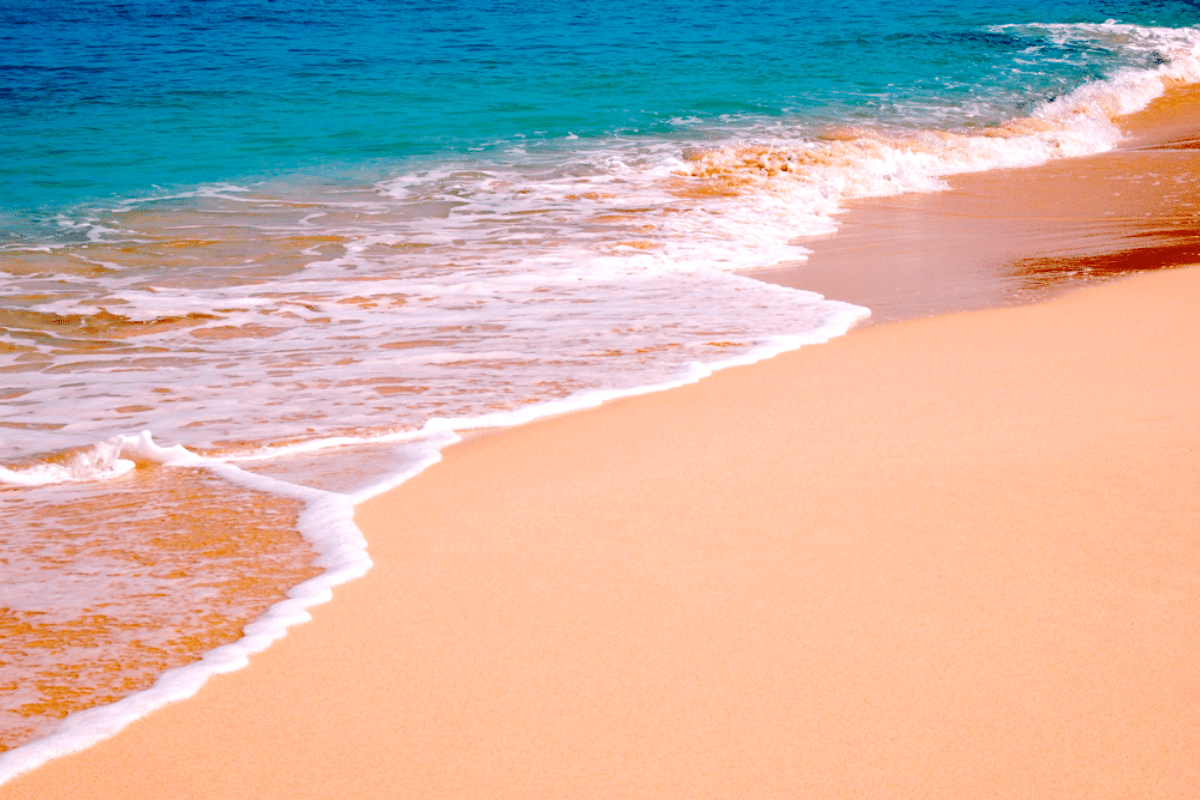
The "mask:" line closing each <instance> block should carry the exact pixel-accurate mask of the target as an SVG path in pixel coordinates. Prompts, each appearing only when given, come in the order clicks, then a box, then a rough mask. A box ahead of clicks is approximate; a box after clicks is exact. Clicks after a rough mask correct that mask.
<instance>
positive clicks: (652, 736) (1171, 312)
mask: <svg viewBox="0 0 1200 800" xmlns="http://www.w3.org/2000/svg"><path fill="white" fill-rule="evenodd" d="M1167 149H1172V148H1167ZM1173 149H1174V150H1176V151H1182V150H1186V149H1187V148H1185V147H1176V148H1173ZM1064 168H1065V167H1064ZM1180 174H1183V173H1180ZM1180 198H1181V199H1179V200H1178V203H1177V204H1176V206H1173V208H1176V207H1181V206H1179V205H1178V204H1179V203H1186V202H1188V200H1187V199H1186V198H1187V194H1186V192H1184V193H1183V194H1182V195H1180ZM1162 213H1163V214H1166V213H1167V212H1162ZM1171 213H1174V212H1171ZM1101 227H1102V226H1101ZM1027 255H1034V254H1027ZM1198 348H1200V268H1189V269H1178V270H1167V271H1160V272H1154V273H1149V274H1144V275H1139V276H1136V277H1132V278H1127V279H1123V280H1120V281H1117V282H1114V283H1108V284H1105V285H1102V286H1099V287H1094V288H1089V289H1086V290H1084V291H1082V292H1079V293H1075V294H1068V295H1064V296H1060V297H1057V298H1056V299H1053V300H1051V301H1049V302H1046V303H1043V304H1038V305H1032V306H1024V307H1019V308H1004V309H994V310H988V311H981V312H972V313H961V314H955V315H948V316H940V317H934V318H929V319H922V320H916V321H909V322H903V323H899V324H895V325H887V326H876V327H870V328H866V329H863V330H860V331H855V332H852V333H851V334H849V335H847V336H845V337H843V338H841V339H838V340H835V341H833V342H831V343H829V344H826V345H821V346H817V347H811V348H806V349H804V350H801V351H798V352H796V353H792V354H788V355H785V356H781V357H779V358H776V359H773V360H771V361H769V362H766V363H763V364H759V365H755V366H753V367H746V368H738V369H733V370H728V371H726V372H722V373H719V374H718V375H716V376H715V377H713V378H710V379H707V380H705V381H703V382H701V383H700V384H698V385H695V386H690V387H685V388H682V389H677V390H673V391H670V392H666V393H662V394H657V395H649V396H644V397H639V398H634V399H630V400H624V401H620V402H615V403H612V404H610V405H608V406H605V407H603V408H600V409H598V410H595V411H589V412H586V413H581V414H577V415H572V416H567V417H562V418H558V419H553V420H547V421H544V422H540V423H536V424H532V425H528V426H525V427H523V428H520V429H514V430H509V431H504V432H501V433H498V434H495V435H491V436H483V437H478V438H475V439H472V440H471V441H468V442H466V443H464V444H461V445H458V446H456V447H454V448H452V449H451V450H450V451H449V452H448V454H447V458H446V461H445V462H444V463H443V464H440V465H438V466H437V467H435V468H433V469H430V470H429V471H427V472H426V473H425V474H423V475H421V476H420V477H418V478H417V479H415V480H413V481H411V482H410V483H408V484H405V485H404V486H402V487H400V488H399V489H397V490H395V491H393V492H391V493H389V494H387V495H385V496H383V497H381V498H378V499H376V500H374V501H372V502H370V503H368V504H366V505H364V506H362V507H360V509H359V515H358V518H359V521H360V524H361V527H362V528H363V530H364V532H365V534H366V535H367V538H368V540H369V541H370V543H371V555H372V557H373V558H374V559H375V562H376V566H375V568H374V569H373V570H372V571H371V572H370V573H369V574H368V575H367V577H365V578H363V579H361V580H359V581H356V582H354V583H351V584H348V585H346V586H344V587H341V588H339V589H338V590H337V592H336V596H335V600H334V602H333V603H331V604H329V605H326V606H322V607H319V608H317V609H315V613H314V617H315V619H314V621H313V622H311V623H309V624H307V625H302V626H300V627H298V628H295V629H293V631H292V632H291V633H290V634H289V635H288V637H287V638H286V639H284V640H283V641H282V642H280V643H278V644H276V645H275V646H273V647H272V648H271V649H270V650H268V651H267V652H265V653H263V654H261V655H258V656H255V657H254V659H253V661H252V663H251V666H250V667H249V668H248V669H246V670H243V671H241V672H237V673H233V674H230V675H224V676H220V677H218V678H215V679H213V680H212V681H210V682H209V684H208V685H207V686H206V687H205V688H204V689H203V691H202V692H201V693H200V695H199V696H198V697H197V698H195V699H193V700H191V701H188V702H184V703H179V704H176V705H173V706H170V707H168V708H165V709H163V710H161V711H159V712H156V713H155V714H153V715H151V716H150V717H148V718H146V719H144V720H142V721H140V722H138V723H135V724H134V725H132V726H131V727H130V728H128V729H127V730H126V731H124V732H123V733H121V734H120V735H118V736H117V737H115V738H113V739H111V740H109V741H107V742H104V743H102V744H100V745H98V746H96V747H94V748H91V749H89V750H87V751H85V752H82V753H79V754H76V755H73V756H69V757H65V758H62V759H59V760H57V761H54V762H51V763H49V764H47V765H46V766H44V767H43V768H41V769H39V770H37V771H35V772H33V773H30V774H28V775H25V776H22V777H20V778H18V779H16V780H15V781H13V782H11V783H9V784H7V785H5V786H3V787H0V798H2V799H3V800H7V799H8V798H37V799H38V800H51V798H71V799H72V800H79V798H128V799H129V800H136V799H137V798H223V799H224V798H240V797H252V798H262V799H263V800H267V799H269V798H288V799H289V800H295V799H298V798H334V797H340V798H439V799H445V798H464V799H468V798H479V800H484V799H486V800H498V799H499V798H604V799H605V800H611V799H612V798H655V800H665V799H667V798H699V797H703V798H724V797H728V798H764V799H766V798H772V799H775V798H793V797H794V798H808V797H812V798H840V797H847V798H909V797H911V798H964V797H969V798H975V797H999V798H1016V797H1027V798H1039V800H1040V799H1042V798H1050V797H1054V798H1077V797H1078V798H1109V797H1111V798H1140V797H1161V798H1181V797H1195V796H1197V795H1198V794H1200V790H1197V788H1196V787H1197V786H1200V733H1198V732H1200V667H1198V666H1197V665H1198V664H1200V603H1197V593H1198V592H1200V413H1198V409H1200V403H1198V402H1197V397H1200V358H1197V357H1196V353H1197V350H1198Z"/></svg>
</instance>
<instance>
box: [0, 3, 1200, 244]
mask: <svg viewBox="0 0 1200 800" xmlns="http://www.w3.org/2000/svg"><path fill="white" fill-rule="evenodd" d="M1110 18H1117V19H1119V20H1121V21H1123V22H1128V23H1135V24H1139V25H1151V24H1153V25H1161V26H1167V27H1178V26H1183V25H1191V24H1194V23H1195V22H1196V21H1197V18H1198V12H1197V9H1196V8H1195V6H1194V5H1192V4H1188V3H1179V2H1174V3H1172V2H1162V3H1152V2H1150V3H1147V2H1131V3H1109V2H1083V1H1081V2H1016V3H1004V4H998V3H990V2H970V1H968V2H928V1H925V2H888V1H886V0H867V1H865V2H854V3H849V4H841V5H838V4H830V3H824V2H812V1H811V0H794V1H793V2H779V1H778V0H750V1H749V2H738V3H694V2H688V3H684V2H677V1H675V0H670V1H667V2H655V3H634V2H628V0H611V1H610V2H604V3H597V2H579V3H561V2H540V1H535V2H522V3H507V2H458V3H426V2H404V1H403V0H394V1H392V2H386V1H385V0H375V1H374V2H367V1H359V2H308V1H301V0H272V1H269V2H267V1H264V0H246V1H239V2H230V1H228V0H211V1H210V2H198V1H197V0H189V1H188V2H176V1H174V0H134V1H133V2H123V3H110V2H53V1H51V2H14V0H4V1H3V2H0V43H2V44H0V120H3V125H0V152H2V153H4V159H3V162H2V163H0V208H2V209H4V210H5V212H7V214H8V217H9V219H10V221H11V224H14V225H15V224H16V222H17V221H18V220H20V219H21V218H27V217H28V216H29V215H30V213H31V212H35V211H36V212H40V213H41V214H42V215H45V214H46V213H49V212H53V211H57V210H60V209H61V208H62V207H64V206H65V205H69V204H71V203H74V202H78V201H81V200H95V199H101V198H110V197H114V196H115V197H121V196H127V195H130V194H139V193H144V192H146V191H147V190H149V189H150V188H151V187H156V186H157V187H170V188H176V189H177V188H181V187H188V186H191V185H193V184H197V183H201V182H211V181H235V182H240V181H246V180H253V179H258V178H261V177H264V176H270V175H278V174H281V173H285V174H294V173H299V174H301V175H303V174H305V173H308V174H311V175H317V176H320V177H321V178H322V179H324V178H328V177H330V176H338V175H344V174H346V173H349V174H352V175H357V176H361V175H363V174H368V175H374V176H383V175H387V174H388V173H389V172H390V171H393V170H395V169H397V165H402V164H405V163H408V162H410V161H411V160H412V159H414V158H421V157H434V158H436V157H438V156H439V155H444V154H446V153H447V152H458V153H462V152H469V151H472V150H483V151H486V150H488V149H489V148H496V147H502V146H503V145H504V144H505V143H508V142H511V141H513V140H514V139H515V138H518V137H525V138H527V139H532V140H548V141H554V140H559V139H561V138H562V137H565V136H567V135H568V134H574V135H577V136H580V137H604V136H611V135H613V134H622V135H628V136H647V135H671V134H676V135H682V134H686V132H687V130H688V128H689V126H690V125H694V124H695V123H696V122H697V121H702V122H722V123H725V124H734V121H736V120H737V119H738V118H739V117H746V116H750V117H768V118H776V119H780V120H793V121H795V120H799V121H802V122H805V123H807V122H810V121H814V120H830V119H833V120H859V119H867V120H873V121H877V122H879V121H883V122H889V123H894V124H898V125H925V124H930V123H934V124H939V125H944V126H946V127H951V128H954V127H961V126H969V125H979V124H993V123H995V122H998V121H1001V120H1003V119H1004V118H1006V117H1008V116H1011V115H1013V114H1015V113H1017V112H1018V111H1020V110H1021V109H1022V108H1027V107H1028V106H1029V105H1030V104H1031V103H1034V102H1036V101H1037V100H1040V99H1045V98H1047V97H1050V96H1053V95H1056V94H1061V93H1063V92H1066V91H1069V90H1070V89H1071V88H1074V87H1075V86H1078V85H1079V84H1080V83H1082V82H1083V81H1085V80H1087V79H1091V78H1096V77H1099V76H1102V75H1104V74H1106V73H1111V72H1112V71H1113V70H1114V69H1115V68H1116V67H1117V66H1119V65H1121V64H1123V63H1128V62H1131V61H1133V62H1137V61H1144V60H1145V59H1146V58H1147V57H1148V56H1147V54H1145V53H1140V52H1139V53H1124V52H1121V51H1114V50H1111V49H1108V48H1105V47H1101V46H1097V45H1095V44H1094V43H1082V42H1073V43H1067V44H1062V45H1047V43H1046V42H1044V41H1039V40H1036V39H1034V38H1031V37H1028V36H1021V35H1017V34H1013V33H1006V32H993V31H989V30H987V28H988V26H992V25H999V24H1005V23H1023V22H1058V23H1075V22H1103V21H1104V20H1106V19H1110ZM1031 46H1037V47H1040V48H1041V49H1040V51H1039V52H1037V53H1036V54H1034V55H1032V56H1031V55H1030V54H1029V53H1028V52H1026V51H1027V50H1028V48H1030V47H1031Z"/></svg>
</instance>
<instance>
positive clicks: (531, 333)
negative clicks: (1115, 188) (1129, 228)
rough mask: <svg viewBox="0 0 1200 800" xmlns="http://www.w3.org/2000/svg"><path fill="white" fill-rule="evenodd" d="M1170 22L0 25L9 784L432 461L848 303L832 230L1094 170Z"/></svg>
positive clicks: (954, 19) (1131, 15)
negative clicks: (995, 181) (1012, 173)
mask: <svg viewBox="0 0 1200 800" xmlns="http://www.w3.org/2000/svg"><path fill="white" fill-rule="evenodd" d="M1197 23H1200V11H1198V10H1197V8H1196V7H1195V5H1193V4H1191V3H1183V2H1128V3H1107V2H1083V1H1082V0H1080V1H1078V2H1024V3H1022V2H1017V3H1008V4H995V3H983V2H975V1H973V0H962V1H960V2H954V3H949V2H940V1H939V2H934V1H931V0H910V1H909V2H904V3H900V2H883V1H882V0H875V1H871V2H859V3H854V4H849V5H848V6H845V7H836V6H832V5H830V4H827V3H816V2H811V1H810V0H797V1H796V2H771V1H769V0H752V1H751V2H743V3H738V4H728V3H709V4H683V3H678V2H661V3H655V4H646V3H638V4H635V3H630V2H625V1H624V0H611V1H610V2H606V3H603V4H600V3H590V2H579V3H573V4H563V3H545V2H526V3H521V4H517V3H508V2H492V3H485V2H461V3H443V4H427V3H422V2H404V1H401V0H395V1H393V2H387V1H385V0H374V1H373V2H368V1H367V0H358V1H351V2H340V3H333V2H327V1H326V2H313V1H312V0H310V1H308V2H298V0H253V1H251V2H239V3H234V2H227V0H210V1H208V2H203V1H202V0H187V1H186V2H172V1H170V0H158V1H156V2H148V1H144V0H134V1H133V2H126V3H98V2H53V1H51V2H38V3H33V2H28V1H26V0H22V1H20V2H17V1H15V0H0V41H2V42H3V46H2V47H0V123H2V124H0V153H3V159H2V160H0V375H2V376H3V377H2V379H0V631H3V634H2V637H0V749H3V750H5V751H6V752H4V754H3V755H0V780H3V779H4V778H5V777H7V776H11V775H13V774H16V773H18V772H20V771H23V770H25V769H28V768H31V767H32V766H35V765H36V764H38V763H41V762H42V761H44V760H45V759H46V758H49V757H52V756H54V755H55V754H58V753H61V752H66V751H69V750H72V749H77V748H79V747H82V746H86V745H87V744H89V743H91V742H93V741H96V740H98V739H99V738H103V737H104V736H107V735H110V734H111V733H112V732H114V731H116V730H118V729H119V728H120V727H121V726H122V725H124V724H126V723H127V722H128V721H130V720H132V719H135V718H137V717H138V716H141V715H143V714H145V713H147V712H148V711H149V710H151V709H153V708H155V707H158V706H159V705H162V704H163V703H165V702H170V701H172V700H174V699H178V698H181V697H186V696H188V695H190V694H192V693H194V692H195V691H196V690H197V688H198V687H199V685H200V684H201V683H202V682H203V681H204V679H205V678H206V677H207V676H208V675H211V674H214V673H216V672H221V671H226V670H229V669H236V668H238V667H240V666H241V665H243V664H244V663H245V662H246V657H247V655H248V654H250V653H253V652H255V651H256V650H260V649H262V648H263V647H266V646H267V645H269V644H270V642H271V641H273V640H274V639H276V638H278V637H279V636H281V635H283V632H284V630H285V629H286V627H287V626H288V625H290V624H293V623H295V622H298V621H303V620H304V619H306V618H307V612H306V611H305V608H307V607H308V606H310V605H312V604H314V603H319V602H324V601H326V600H328V598H329V597H330V588H331V587H332V586H334V585H336V584H338V583H341V582H343V581H346V580H350V579H352V578H354V577H356V576H358V575H361V574H363V573H364V572H365V571H366V570H367V569H368V568H369V566H370V559H369V555H368V549H367V545H368V543H366V542H364V541H363V540H362V537H361V535H360V534H359V533H358V531H357V529H356V528H355V527H354V525H353V522H352V516H353V506H354V504H355V503H357V502H359V501H361V500H362V499H364V498H366V497H369V496H372V495H373V494H375V493H378V492H380V491H383V490H385V489H387V488H389V487H392V486H395V485H397V484H398V483H399V482H401V481H403V480H404V479H406V478H407V477H408V476H411V475H412V474H415V473H416V472H418V471H420V470H421V469H424V468H426V467H428V466H429V465H431V464H433V463H434V462H436V461H437V459H438V457H439V456H438V452H439V450H440V448H442V447H444V446H445V445H446V444H447V443H449V442H451V441H454V440H456V438H457V436H456V434H455V431H462V430H467V429H470V428H483V427H496V426H504V425H511V424H517V423H519V422H523V421H526V420H529V419H533V418H536V417H538V416H543V415H547V414H552V413H560V412H562V411H566V410H572V409H576V408H584V407H587V406H589V405H594V404H596V403H599V402H602V401H603V400H605V399H608V398H612V397H618V396H622V395H628V394H634V393H638V392H644V391H655V390H659V389H663V388H668V387H671V386H676V385H680V384H683V383H687V382H690V381H694V380H699V379H701V378H703V377H704V376H705V375H707V374H709V373H711V372H712V371H713V370H715V369H720V368H723V367H726V366H731V365H734V364H740V363H748V362H752V361H755V360H759V359H762V358H767V357H770V356H772V355H774V354H776V353H779V352H783V351H785V350H789V349H794V348H796V347H800V346H805V345H812V344H818V343H820V342H823V341H826V340H828V339H829V338H831V337H835V336H838V335H840V334H842V333H844V332H846V331H847V330H848V329H850V328H851V327H852V326H854V325H855V324H857V323H858V322H860V321H861V320H863V319H864V318H866V316H867V315H868V314H869V313H870V312H869V309H865V308H861V307H858V306H854V305H851V304H848V303H845V302H842V301H840V300H839V299H838V298H835V297H830V298H825V297H822V296H820V295H817V294H815V293H812V292H806V291H801V290H797V289H791V288H785V287H781V286H776V285H771V284H766V283H762V282H759V281H756V280H753V279H751V278H749V277H747V276H746V275H745V273H746V272H747V271H749V270H753V269H760V268H766V267H771V266H773V265H777V264H782V263H789V262H796V261H802V260H803V259H804V257H805V252H806V250H805V245H804V242H805V239H806V237H813V236H822V235H829V234H835V235H836V231H837V227H838V214H839V213H840V212H841V211H842V210H843V209H844V208H845V204H846V203H847V202H849V201H852V200H854V199H857V198H865V197H880V196H888V195H894V194H899V193H904V192H932V191H938V190H940V189H942V188H944V187H945V178H946V177H947V176H950V175H954V174H960V173H964V172H974V171H982V170H990V169H998V168H1003V167H1014V166H1026V165H1035V164H1039V163H1044V162H1046V161H1049V160H1052V159H1057V158H1069V157H1072V156H1080V155H1087V154H1091V153H1097V152H1102V151H1104V150H1107V149H1110V148H1112V147H1113V146H1114V145H1115V144H1116V143H1117V141H1118V139H1119V132H1118V130H1117V128H1116V126H1115V125H1114V124H1113V122H1112V119H1113V117H1114V116H1117V115H1120V114H1123V113H1129V112H1132V111H1135V110H1138V109H1140V108H1142V107H1144V106H1145V105H1146V104H1147V103H1148V102H1149V101H1150V100H1152V99H1153V98H1154V97H1156V96H1158V95H1159V94H1161V92H1162V91H1163V88H1164V86H1166V85H1169V84H1171V83H1192V82H1196V81H1200V29H1198V28H1196V27H1195V26H1196V25H1197Z"/></svg>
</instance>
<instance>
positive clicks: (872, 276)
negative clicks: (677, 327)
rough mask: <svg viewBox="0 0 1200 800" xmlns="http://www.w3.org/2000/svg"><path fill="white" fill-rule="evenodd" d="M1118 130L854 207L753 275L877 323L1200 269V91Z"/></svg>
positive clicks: (1182, 94)
mask: <svg viewBox="0 0 1200 800" xmlns="http://www.w3.org/2000/svg"><path fill="white" fill-rule="evenodd" d="M1121 127H1122V128H1123V130H1124V131H1125V132H1126V139H1125V140H1123V141H1122V143H1121V145H1120V147H1119V148H1118V149H1117V150H1115V151H1113V152H1108V153H1103V154H1100V155H1096V156H1091V157H1087V158H1078V159H1069V160H1063V161H1054V162H1050V163H1048V164H1045V165H1043V166H1040V167H1034V168H1027V169H1004V170H992V171H989V172H983V173H975V174H968V175H958V176H954V177H951V178H950V179H948V181H947V184H948V189H947V191H944V192H938V193H933V194H907V195H900V196H897V197H890V198H882V199H872V200H863V201H858V202H856V203H853V204H851V205H850V207H849V208H848V210H847V213H845V214H844V215H842V217H841V218H840V219H839V220H838V225H839V230H838V232H837V233H836V234H835V235H832V236H828V237H821V238H815V239H798V240H796V243H797V244H801V245H803V246H804V247H806V248H808V249H810V250H812V254H811V255H809V257H808V259H807V260H806V261H803V262H798V263H791V264H784V265H780V266H779V267H777V268H775V269H770V270H760V271H758V272H755V273H752V274H753V275H754V277H756V278H759V279H761V280H765V281H769V282H771V283H780V284H783V285H785V286H792V287H795V288H799V289H809V290H811V291H816V292H820V293H822V294H824V295H826V296H828V297H835V298H837V299H839V300H846V301H848V302H851V303H857V304H859V305H864V306H867V307H868V308H870V309H871V310H872V316H871V322H872V323H874V324H878V323H881V322H895V321H898V320H903V319H912V318H915V317H923V316H929V315H932V314H945V313H950V312H954V311H965V310H970V309H980V308H996V307H999V306H1010V305H1019V304H1023V303H1029V302H1035V301H1039V300H1043V299H1046V298H1047V297H1050V296H1053V295H1054V294H1055V293H1057V292H1061V291H1063V290H1066V289H1072V288H1077V287H1079V286H1083V285H1087V284H1089V283H1092V282H1094V281H1096V280H1102V279H1104V278H1108V277H1112V276H1113V275H1117V274H1122V273H1127V272H1130V271H1135V270H1142V269H1160V268H1163V267H1171V266H1175V265H1177V264H1187V263H1192V262H1200V138H1198V137H1200V88H1198V87H1195V86H1187V87H1179V88H1175V89H1173V90H1171V91H1170V92H1168V93H1167V94H1166V95H1165V96H1164V97H1162V98H1160V99H1159V100H1157V101H1156V102H1155V103H1153V104H1152V105H1151V106H1150V108H1148V109H1146V110H1145V111H1143V112H1141V113H1139V114H1136V115H1132V116H1130V117H1127V118H1125V119H1124V120H1123V121H1122V123H1121Z"/></svg>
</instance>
